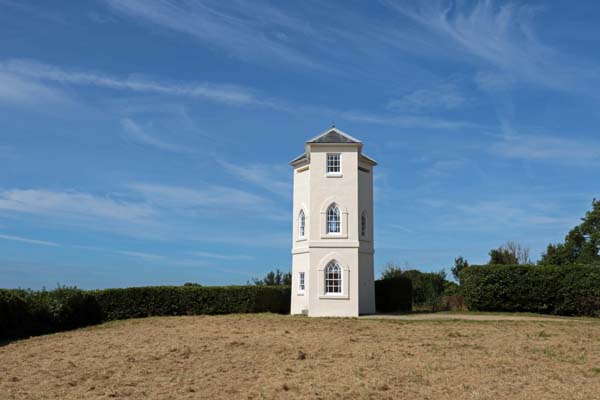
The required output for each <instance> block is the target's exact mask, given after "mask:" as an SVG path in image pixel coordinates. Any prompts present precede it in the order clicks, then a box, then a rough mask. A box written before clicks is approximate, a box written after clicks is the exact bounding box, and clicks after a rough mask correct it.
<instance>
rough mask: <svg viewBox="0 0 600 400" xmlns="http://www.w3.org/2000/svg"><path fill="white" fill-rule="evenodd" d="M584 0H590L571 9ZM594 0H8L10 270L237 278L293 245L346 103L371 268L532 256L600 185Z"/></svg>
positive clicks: (1, 224) (4, 132)
mask: <svg viewBox="0 0 600 400" xmlns="http://www.w3.org/2000/svg"><path fill="white" fill-rule="evenodd" d="M574 5H576V7H574ZM599 20H600V6H599V5H598V3H597V2H595V1H588V2H576V3H573V2H570V1H553V2H543V1H537V2H536V1H530V2H526V3H521V2H494V1H481V2H462V1H460V2H445V1H444V2H439V3H436V2H433V1H432V2H417V1H414V2H400V1H399V2H394V1H379V2H376V1H369V2H366V1H365V2H359V1H343V2H342V1H340V2H320V1H303V2H275V1H274V2H258V1H230V2H221V1H201V2H191V1H190V2H187V1H185V2H178V1H172V2H159V1H152V2H150V1H144V0H139V1H134V0H118V1H117V0H115V1H112V0H110V1H78V2H71V1H69V2H64V3H61V2H58V1H56V2H52V3H47V2H21V1H17V0H0V287H31V288H40V287H42V286H46V287H49V288H51V287H54V286H56V284H57V283H60V284H66V285H77V286H79V287H82V288H98V287H119V286H136V285H149V284H181V283H183V282H186V281H193V282H199V283H202V284H206V285H212V284H240V283H244V282H246V281H247V280H248V279H250V278H251V277H252V276H262V275H263V274H264V273H266V272H267V271H269V270H271V269H273V268H281V269H288V268H289V266H290V264H291V256H290V247H291V222H292V215H291V167H289V165H288V162H289V161H290V160H291V159H292V158H294V157H295V156H297V155H298V154H299V153H301V152H302V151H303V142H304V141H305V140H306V139H308V138H310V137H312V136H314V135H316V134H318V133H320V132H322V131H323V130H325V129H326V128H327V127H329V126H330V125H331V123H332V122H335V124H336V126H337V127H339V128H340V129H342V130H344V131H346V132H348V133H349V134H351V135H353V136H355V137H358V138H360V139H361V140H362V141H363V142H364V143H365V147H364V149H365V153H366V154H368V155H369V156H371V157H373V158H375V159H376V160H377V161H378V162H379V166H378V167H377V169H376V173H375V207H376V208H375V235H376V237H375V240H376V257H375V261H376V272H377V274H378V273H379V271H380V270H381V269H382V266H383V265H384V264H385V263H386V262H388V261H393V262H396V263H399V264H400V265H402V266H403V267H404V268H419V269H422V270H438V269H440V268H442V267H445V268H449V267H450V266H451V265H452V263H453V259H454V257H456V256H458V255H462V256H464V257H466V258H467V259H468V260H469V261H470V262H471V263H483V262H486V261H487V258H488V257H487V253H488V251H489V250H490V249H491V248H493V247H498V246H499V245H501V244H503V243H504V242H506V241H508V240H513V241H517V242H520V243H521V244H523V245H525V246H529V247H530V248H531V251H532V255H533V257H534V258H538V257H539V254H540V253H541V251H542V250H543V249H544V248H545V246H546V245H547V244H548V243H549V242H556V241H559V240H562V238H563V237H564V235H565V234H566V233H567V231H568V229H569V228H571V227H572V226H574V225H575V224H577V223H578V221H579V218H580V217H581V216H582V215H583V214H584V213H585V211H586V210H588V209H589V208H590V205H591V201H592V198H594V197H598V195H599V190H598V189H599V180H598V176H599V172H600V132H599V130H598V126H599V122H600V113H599V112H598V108H599V105H600V90H599V88H600V51H599V50H600V49H599V48H598V47H599V45H598V41H597V38H598V37H600V24H598V23H597V22H598V21H599Z"/></svg>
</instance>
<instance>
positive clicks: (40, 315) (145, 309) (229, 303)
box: [0, 285, 290, 339]
mask: <svg viewBox="0 0 600 400" xmlns="http://www.w3.org/2000/svg"><path fill="white" fill-rule="evenodd" d="M289 307H290V288H289V287H285V286H278V287H273V286H229V287H203V286H200V285H188V286H157V287H134V288H127V289H105V290H94V291H83V290H79V289H76V288H67V287H59V288H58V289H55V290H52V291H45V290H43V291H39V292H36V291H31V290H6V289H0V339H15V338H20V337H27V336H33V335H41V334H45V333H51V332H58V331H62V330H68V329H75V328H79V327H83V326H87V325H93V324H97V323H100V322H102V321H106V320H113V319H125V318H137V317H150V316H162V315H197V314H227V313H252V312H274V313H289Z"/></svg>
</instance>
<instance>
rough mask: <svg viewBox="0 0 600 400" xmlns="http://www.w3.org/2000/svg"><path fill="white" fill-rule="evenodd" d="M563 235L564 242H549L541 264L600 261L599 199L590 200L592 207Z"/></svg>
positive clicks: (591, 262) (592, 262)
mask: <svg viewBox="0 0 600 400" xmlns="http://www.w3.org/2000/svg"><path fill="white" fill-rule="evenodd" d="M581 221H582V222H581V224H579V225H577V226H576V227H574V228H573V229H571V231H570V232H569V233H568V234H567V236H565V242H564V243H557V244H549V245H548V248H547V249H546V252H545V253H542V258H541V260H540V262H539V264H541V265H570V264H594V263H600V200H596V199H594V200H592V209H591V210H590V211H587V212H586V213H585V217H583V218H581Z"/></svg>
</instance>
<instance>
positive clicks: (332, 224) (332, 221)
mask: <svg viewBox="0 0 600 400" xmlns="http://www.w3.org/2000/svg"><path fill="white" fill-rule="evenodd" d="M340 228H341V224H340V209H339V208H338V206H337V205H335V204H332V205H330V206H329V208H328V209H327V233H340V232H341V229H340Z"/></svg>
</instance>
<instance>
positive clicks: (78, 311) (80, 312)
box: [0, 288, 102, 339]
mask: <svg viewBox="0 0 600 400" xmlns="http://www.w3.org/2000/svg"><path fill="white" fill-rule="evenodd" d="M101 321H102V312H101V310H100V307H99V305H98V302H97V301H96V298H95V297H94V296H93V295H91V294H90V293H87V292H84V291H82V290H78V289H74V288H59V289H56V290H53V291H40V292H34V291H31V290H6V289H0V339H12V338H18V337H24V336H32V335H41V334H44V333H51V332H58V331H63V330H68V329H74V328H78V327H82V326H87V325H93V324H97V323H100V322H101Z"/></svg>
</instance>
